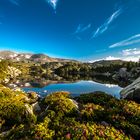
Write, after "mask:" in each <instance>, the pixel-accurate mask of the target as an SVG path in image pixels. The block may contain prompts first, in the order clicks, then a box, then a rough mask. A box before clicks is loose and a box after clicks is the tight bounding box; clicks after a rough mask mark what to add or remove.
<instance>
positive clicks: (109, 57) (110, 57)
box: [104, 56, 120, 60]
mask: <svg viewBox="0 0 140 140" xmlns="http://www.w3.org/2000/svg"><path fill="white" fill-rule="evenodd" d="M104 60H120V58H119V57H114V56H108V57H106V58H105V59H104Z"/></svg>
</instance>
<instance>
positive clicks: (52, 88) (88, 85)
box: [23, 81, 122, 98]
mask: <svg viewBox="0 0 140 140" xmlns="http://www.w3.org/2000/svg"><path fill="white" fill-rule="evenodd" d="M121 89H122V88H121V87H119V86H117V85H113V84H101V83H97V82H94V81H79V82H75V83H57V84H56V83H54V84H50V85H47V86H45V87H42V88H23V90H24V91H26V92H27V91H35V92H38V93H39V94H40V95H42V96H45V95H46V94H49V93H52V92H56V91H69V92H70V93H71V94H72V96H78V95H80V94H83V93H90V92H94V91H103V92H106V93H107V94H111V95H112V96H115V97H117V98H120V95H119V92H120V91H121Z"/></svg>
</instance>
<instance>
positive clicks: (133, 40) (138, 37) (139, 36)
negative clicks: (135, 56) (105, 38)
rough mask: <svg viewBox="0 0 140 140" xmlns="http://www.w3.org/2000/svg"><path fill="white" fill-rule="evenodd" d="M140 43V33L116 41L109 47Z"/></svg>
mask: <svg viewBox="0 0 140 140" xmlns="http://www.w3.org/2000/svg"><path fill="white" fill-rule="evenodd" d="M138 43H140V34H137V35H134V36H132V37H130V38H128V39H126V40H123V41H120V42H118V43H115V44H113V45H111V46H109V48H116V47H123V46H130V45H135V44H138Z"/></svg>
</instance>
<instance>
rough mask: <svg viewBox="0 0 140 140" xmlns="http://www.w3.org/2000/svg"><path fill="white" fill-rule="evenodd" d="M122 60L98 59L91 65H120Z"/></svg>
mask: <svg viewBox="0 0 140 140" xmlns="http://www.w3.org/2000/svg"><path fill="white" fill-rule="evenodd" d="M124 62H126V61H123V60H100V61H96V62H93V63H91V64H92V65H93V66H110V65H111V64H114V65H115V64H116V65H117V64H119V65H122V64H123V63H124Z"/></svg>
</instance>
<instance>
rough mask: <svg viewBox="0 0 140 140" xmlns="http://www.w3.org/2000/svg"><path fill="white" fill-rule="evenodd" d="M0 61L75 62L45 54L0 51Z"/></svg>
mask: <svg viewBox="0 0 140 140" xmlns="http://www.w3.org/2000/svg"><path fill="white" fill-rule="evenodd" d="M0 59H6V60H12V61H15V62H16V61H25V62H30V61H31V62H40V63H46V62H71V61H75V60H70V59H61V58H52V57H50V56H48V55H46V54H32V53H17V52H13V51H6V50H5V51H0Z"/></svg>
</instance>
